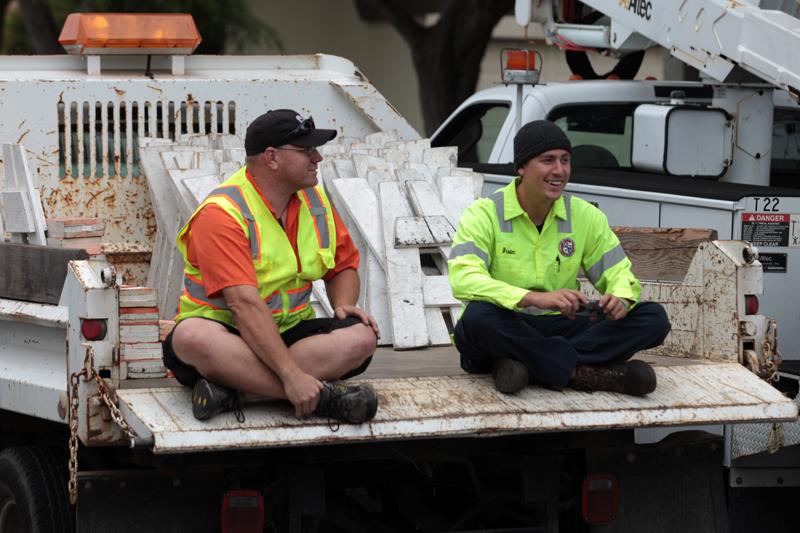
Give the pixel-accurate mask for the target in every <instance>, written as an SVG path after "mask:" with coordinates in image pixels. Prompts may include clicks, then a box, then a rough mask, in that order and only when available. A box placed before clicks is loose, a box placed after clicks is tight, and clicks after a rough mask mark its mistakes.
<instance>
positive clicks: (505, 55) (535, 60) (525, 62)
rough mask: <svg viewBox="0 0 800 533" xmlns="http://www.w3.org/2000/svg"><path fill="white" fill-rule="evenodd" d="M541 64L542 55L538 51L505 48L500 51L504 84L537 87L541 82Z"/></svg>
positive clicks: (501, 74) (501, 73)
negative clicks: (524, 84) (532, 85)
mask: <svg viewBox="0 0 800 533" xmlns="http://www.w3.org/2000/svg"><path fill="white" fill-rule="evenodd" d="M541 64H542V54H540V53H539V52H537V51H536V50H528V49H516V48H503V49H502V50H501V51H500V76H501V79H502V81H503V83H516V84H523V83H530V84H534V85H535V84H536V83H538V82H539V74H540V73H541V70H542V68H541ZM537 65H539V67H538V68H537Z"/></svg>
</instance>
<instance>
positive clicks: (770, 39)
mask: <svg viewBox="0 0 800 533" xmlns="http://www.w3.org/2000/svg"><path fill="white" fill-rule="evenodd" d="M547 3H548V4H549V2H547ZM583 3H584V4H586V5H588V6H590V7H593V8H595V9H597V10H598V11H601V12H602V13H604V14H606V15H608V17H609V18H610V19H611V40H610V41H611V42H610V44H611V47H612V48H617V47H618V46H620V45H622V42H623V36H624V35H626V34H629V33H631V32H636V33H639V34H641V35H643V36H644V37H646V38H647V39H650V40H652V41H655V42H656V43H658V44H660V45H661V46H663V47H665V48H667V49H669V50H670V52H671V53H672V55H674V56H675V57H677V58H678V59H680V60H681V61H683V62H684V63H687V64H689V65H691V66H693V67H694V68H696V69H698V70H699V71H701V72H703V73H705V74H708V75H709V76H711V77H713V78H715V79H717V80H719V81H725V79H726V77H727V76H728V74H730V72H731V71H732V70H733V68H734V66H738V67H741V68H743V69H745V70H747V71H748V72H751V73H752V74H755V75H756V76H758V77H759V78H760V79H762V80H764V81H766V82H768V83H771V84H773V85H775V86H777V87H780V88H783V89H790V90H793V91H794V92H795V93H797V90H798V88H800V65H798V63H797V57H796V55H795V53H796V51H797V50H798V49H800V20H798V19H796V18H794V17H792V16H791V15H789V14H787V13H783V12H780V11H773V10H763V9H760V8H759V7H758V5H756V3H751V2H731V1H730V0H684V1H682V2H619V1H618V0H583ZM642 6H643V7H644V8H643V7H642Z"/></svg>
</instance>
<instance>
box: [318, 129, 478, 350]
mask: <svg viewBox="0 0 800 533" xmlns="http://www.w3.org/2000/svg"><path fill="white" fill-rule="evenodd" d="M322 153H323V155H324V157H325V159H324V160H323V161H322V163H321V164H320V168H319V172H320V176H321V178H322V180H323V182H324V184H325V188H326V190H327V191H328V194H329V195H330V197H331V199H332V200H333V203H334V204H335V205H336V207H337V210H338V212H339V214H340V215H341V216H342V218H343V219H344V221H345V224H346V225H347V227H348V228H349V230H350V233H351V235H352V236H353V238H354V240H355V241H356V245H357V246H358V248H359V250H360V252H361V259H362V260H361V266H360V275H361V279H362V286H363V287H364V288H365V290H363V291H362V295H361V301H360V302H359V303H360V305H361V306H362V307H363V308H364V309H366V310H367V312H369V313H370V314H372V315H373V316H374V317H375V318H376V320H377V322H378V326H379V327H380V330H381V340H380V344H381V345H392V346H393V347H394V348H395V349H397V350H403V349H412V348H420V347H425V346H438V345H447V344H450V332H451V331H452V326H453V324H455V322H456V318H457V313H458V310H459V308H460V302H458V301H457V300H456V299H455V298H454V297H453V295H452V292H451V290H450V285H449V282H448V280H447V258H448V256H449V254H450V247H451V243H452V237H453V234H454V233H455V228H456V227H457V226H458V220H459V218H460V217H461V213H462V212H463V211H464V209H465V208H466V207H467V206H468V205H469V204H470V203H472V202H473V201H474V200H475V199H476V198H478V197H480V193H481V189H482V187H483V176H482V175H481V174H478V173H475V172H473V171H472V170H470V169H461V168H457V151H456V148H452V147H446V148H431V146H430V141H429V140H428V139H420V140H414V141H408V142H404V141H401V140H399V138H398V136H397V134H396V133H395V132H393V131H384V132H378V133H374V134H371V135H368V136H367V137H366V138H365V139H364V140H363V141H360V140H356V139H349V138H340V139H338V140H336V141H334V142H333V143H328V144H326V145H325V146H324V147H323V148H322Z"/></svg>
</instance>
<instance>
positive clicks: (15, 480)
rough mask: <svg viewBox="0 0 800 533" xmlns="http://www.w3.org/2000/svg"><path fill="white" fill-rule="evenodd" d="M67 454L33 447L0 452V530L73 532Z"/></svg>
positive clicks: (13, 531) (14, 532)
mask: <svg viewBox="0 0 800 533" xmlns="http://www.w3.org/2000/svg"><path fill="white" fill-rule="evenodd" d="M66 462H67V456H66V454H64V457H58V456H57V455H56V454H55V453H54V451H53V450H50V449H47V448H38V447H36V448H34V447H14V448H7V449H5V450H3V451H2V452H0V532H2V533H6V532H8V533H17V532H19V533H70V532H72V531H73V530H74V528H73V525H74V524H73V520H72V509H71V507H70V505H69V501H68V499H67V477H66V468H65V467H66Z"/></svg>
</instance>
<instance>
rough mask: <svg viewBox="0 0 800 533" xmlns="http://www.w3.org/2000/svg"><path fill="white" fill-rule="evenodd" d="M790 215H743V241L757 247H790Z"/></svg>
mask: <svg viewBox="0 0 800 533" xmlns="http://www.w3.org/2000/svg"><path fill="white" fill-rule="evenodd" d="M790 222H791V215H790V214H789V213H742V239H744V240H746V241H750V242H752V243H753V244H755V245H756V246H789V226H790Z"/></svg>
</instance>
